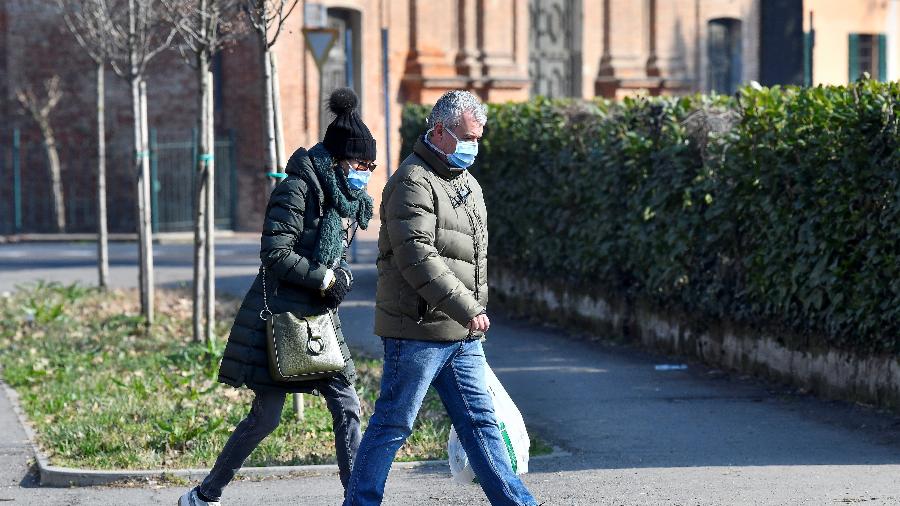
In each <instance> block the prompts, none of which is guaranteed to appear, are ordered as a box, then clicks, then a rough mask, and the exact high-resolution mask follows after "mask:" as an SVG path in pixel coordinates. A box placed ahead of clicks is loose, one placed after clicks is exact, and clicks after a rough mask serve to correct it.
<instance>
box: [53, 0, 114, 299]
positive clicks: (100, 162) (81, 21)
mask: <svg viewBox="0 0 900 506" xmlns="http://www.w3.org/2000/svg"><path fill="white" fill-rule="evenodd" d="M105 3H106V2H105V1H104V0H56V5H57V6H58V7H59V10H60V11H61V12H62V14H63V19H64V20H65V23H66V27H67V28H68V29H69V32H71V34H72V36H74V37H75V40H76V41H77V42H78V45H80V46H81V48H82V49H83V50H84V51H85V53H87V55H88V56H89V57H90V58H91V61H93V62H94V66H95V67H96V73H97V88H96V91H97V277H98V284H99V285H100V288H102V289H106V288H107V287H108V285H109V231H108V229H107V213H106V116H105V115H106V81H105V77H106V76H105V72H106V63H107V62H108V61H109V54H110V47H109V44H110V41H109V33H110V27H109V17H108V16H107V14H106V7H105Z"/></svg>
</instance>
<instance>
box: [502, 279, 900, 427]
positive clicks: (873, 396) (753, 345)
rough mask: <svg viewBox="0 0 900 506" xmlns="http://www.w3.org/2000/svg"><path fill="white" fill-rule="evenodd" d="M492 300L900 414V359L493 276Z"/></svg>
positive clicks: (527, 313) (563, 287) (613, 296)
mask: <svg viewBox="0 0 900 506" xmlns="http://www.w3.org/2000/svg"><path fill="white" fill-rule="evenodd" d="M491 289H492V291H493V293H492V296H491V297H492V300H493V301H495V302H496V303H499V305H501V306H502V307H504V308H505V309H507V310H509V311H511V312H513V313H514V314H518V315H523V316H529V317H532V318H540V319H543V320H548V321H551V322H554V323H556V324H559V325H562V326H565V327H570V328H579V329H586V330H588V331H590V332H592V333H595V334H598V335H601V336H605V337H611V338H615V337H621V336H625V337H626V338H627V339H628V340H629V341H631V342H636V343H639V344H640V345H642V346H644V347H645V348H648V349H652V350H657V351H661V352H664V353H672V354H679V355H686V356H689V357H692V358H695V359H697V360H700V361H701V362H703V363H705V364H708V365H710V366H713V367H719V368H723V369H726V370H732V371H738V372H741V373H745V374H752V375H755V376H759V377H762V378H766V379H769V380H774V381H777V382H780V383H785V384H790V385H793V386H795V387H798V388H802V389H805V390H809V391H811V392H813V393H816V394H818V395H821V396H824V397H829V398H834V399H843V400H850V401H857V402H864V403H870V404H876V405H879V406H883V407H889V408H893V409H897V408H900V359H898V357H895V356H860V355H857V354H854V353H850V352H846V351H842V350H835V349H830V350H803V349H796V348H797V347H794V346H789V345H788V344H787V343H789V342H796V339H793V338H792V337H793V336H787V335H784V334H781V333H779V332H777V331H767V330H758V331H755V330H751V329H748V328H744V327H741V326H737V325H732V324H729V323H727V322H719V323H717V324H715V325H706V326H705V328H700V327H699V326H698V325H696V324H695V323H693V322H692V321H691V319H690V318H689V317H688V316H687V315H683V314H679V313H677V312H674V311H665V310H661V309H659V308H657V307H654V306H653V305H651V304H647V303H644V302H641V301H637V302H630V301H626V300H625V299H624V298H623V297H621V296H619V295H616V294H611V293H600V292H597V293H593V294H590V295H587V294H584V293H580V292H578V291H575V290H573V289H572V288H571V287H569V286H567V285H565V284H562V283H560V284H553V283H543V282H536V281H532V280H529V279H526V278H523V277H521V276H518V275H516V274H515V273H513V272H510V271H506V270H503V269H498V268H492V272H491Z"/></svg>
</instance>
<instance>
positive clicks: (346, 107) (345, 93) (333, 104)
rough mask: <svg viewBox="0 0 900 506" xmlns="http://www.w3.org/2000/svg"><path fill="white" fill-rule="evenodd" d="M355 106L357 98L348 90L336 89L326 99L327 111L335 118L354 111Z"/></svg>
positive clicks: (357, 102)
mask: <svg viewBox="0 0 900 506" xmlns="http://www.w3.org/2000/svg"><path fill="white" fill-rule="evenodd" d="M357 105H359V98H357V96H356V93H354V92H353V90H351V89H350V88H338V89H336V90H334V91H333V92H332V93H331V96H330V97H328V109H329V110H330V111H331V112H332V113H334V115H335V116H341V115H343V114H349V113H351V112H353V111H354V110H356V106H357Z"/></svg>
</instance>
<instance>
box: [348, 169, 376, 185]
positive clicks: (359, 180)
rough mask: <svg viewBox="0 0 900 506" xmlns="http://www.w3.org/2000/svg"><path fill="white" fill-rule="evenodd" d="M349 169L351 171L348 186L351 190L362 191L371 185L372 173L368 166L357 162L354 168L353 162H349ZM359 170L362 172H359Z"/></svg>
mask: <svg viewBox="0 0 900 506" xmlns="http://www.w3.org/2000/svg"><path fill="white" fill-rule="evenodd" d="M371 165H374V164H371ZM347 168H348V169H349V172H348V173H347V184H349V185H350V188H353V189H354V190H362V189H363V188H365V187H366V185H368V184H369V178H371V177H372V171H371V170H370V168H369V167H368V166H365V165H363V164H362V163H360V162H356V167H354V164H353V163H352V162H347ZM357 168H358V169H360V170H357Z"/></svg>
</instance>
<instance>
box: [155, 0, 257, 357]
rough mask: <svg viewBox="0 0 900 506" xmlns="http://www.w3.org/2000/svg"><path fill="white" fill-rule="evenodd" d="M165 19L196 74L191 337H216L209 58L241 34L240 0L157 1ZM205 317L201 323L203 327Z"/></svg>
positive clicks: (207, 338)
mask: <svg viewBox="0 0 900 506" xmlns="http://www.w3.org/2000/svg"><path fill="white" fill-rule="evenodd" d="M162 2H163V4H164V5H165V6H166V12H167V14H168V16H169V22H170V23H172V25H173V26H175V28H176V29H177V30H178V32H179V33H180V35H181V39H182V47H181V50H182V55H184V56H185V59H186V60H187V61H188V63H189V64H190V65H192V66H193V67H194V69H195V70H196V72H197V82H198V89H199V90H198V100H199V108H198V117H197V123H198V127H199V128H198V131H199V132H200V146H199V148H200V150H199V152H200V156H199V157H198V159H197V175H198V178H199V183H200V184H199V185H198V190H197V205H196V215H195V221H194V315H193V334H194V340H195V341H201V340H204V341H206V342H210V341H211V340H213V339H215V331H214V330H215V301H216V275H215V205H214V203H215V192H214V190H215V177H214V174H215V172H214V171H215V156H214V154H215V115H214V112H215V111H214V110H213V78H212V61H213V56H214V55H215V54H216V53H217V52H219V51H220V50H222V48H223V47H225V46H226V45H228V44H229V43H231V42H233V41H234V40H235V39H236V38H238V37H240V36H242V35H243V30H242V29H241V25H240V23H239V21H238V18H239V17H240V2H241V0H162ZM204 321H205V325H204Z"/></svg>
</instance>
